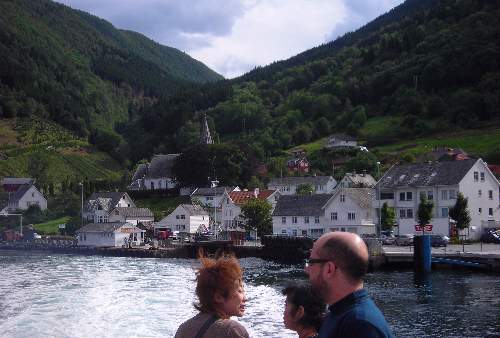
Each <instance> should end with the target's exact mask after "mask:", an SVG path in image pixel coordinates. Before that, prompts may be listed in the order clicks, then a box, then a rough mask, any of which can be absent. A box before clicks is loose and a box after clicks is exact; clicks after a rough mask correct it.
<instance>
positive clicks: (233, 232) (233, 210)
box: [221, 188, 280, 242]
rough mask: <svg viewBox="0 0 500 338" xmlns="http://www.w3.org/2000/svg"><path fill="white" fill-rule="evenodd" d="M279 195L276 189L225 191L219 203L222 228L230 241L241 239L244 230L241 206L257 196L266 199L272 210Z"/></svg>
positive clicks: (243, 235) (239, 240)
mask: <svg viewBox="0 0 500 338" xmlns="http://www.w3.org/2000/svg"><path fill="white" fill-rule="evenodd" d="M279 197H280V194H279V192H278V191H277V190H260V189H258V188H256V189H254V190H252V191H245V190H244V191H232V192H227V191H226V192H225V193H224V197H223V199H222V203H221V208H222V230H223V231H225V232H226V233H227V234H228V236H229V238H230V239H231V240H232V241H234V242H241V241H243V240H244V238H245V234H246V231H245V229H244V226H243V224H244V220H243V218H242V217H241V207H242V206H243V205H244V204H245V203H246V202H248V201H249V200H251V199H252V198H258V199H261V200H266V201H267V202H268V203H269V204H270V205H271V208H272V210H274V207H275V206H276V203H277V201H278V199H279Z"/></svg>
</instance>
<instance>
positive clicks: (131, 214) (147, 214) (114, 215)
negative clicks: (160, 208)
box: [108, 207, 154, 225]
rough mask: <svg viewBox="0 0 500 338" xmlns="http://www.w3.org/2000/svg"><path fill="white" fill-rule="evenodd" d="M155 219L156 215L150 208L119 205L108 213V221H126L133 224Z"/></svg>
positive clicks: (147, 222) (150, 221)
mask: <svg viewBox="0 0 500 338" xmlns="http://www.w3.org/2000/svg"><path fill="white" fill-rule="evenodd" d="M153 221H154V215H153V212H152V211H151V210H149V209H148V208H136V207H130V208H124V207H117V208H114V209H113V210H111V212H110V213H109V215H108V222H126V223H130V224H133V225H137V224H139V223H142V224H150V223H152V222H153Z"/></svg>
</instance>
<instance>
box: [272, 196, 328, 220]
mask: <svg viewBox="0 0 500 338" xmlns="http://www.w3.org/2000/svg"><path fill="white" fill-rule="evenodd" d="M332 196H333V195H332V194H315V195H284V196H281V197H280V198H279V200H278V203H276V208H275V209H274V212H273V216H321V215H323V214H324V210H323V206H324V205H325V204H326V202H328V200H329V199H330V198H331V197H332Z"/></svg>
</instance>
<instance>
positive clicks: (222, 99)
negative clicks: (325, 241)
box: [134, 0, 500, 170]
mask: <svg viewBox="0 0 500 338" xmlns="http://www.w3.org/2000/svg"><path fill="white" fill-rule="evenodd" d="M498 17H500V2H499V1H486V0H434V1H432V0H407V1H406V2H405V3H403V4H401V5H400V6H398V7H396V8H394V9H393V10H391V11H389V12H388V13H386V14H385V15H383V16H381V17H379V18H377V19H376V20H374V21H373V22H371V23H368V24H367V25H366V26H364V27H362V28H360V29H359V30H358V31H356V32H352V33H348V34H346V35H345V36H343V37H341V38H339V39H337V40H335V41H333V42H331V43H327V44H325V45H322V46H319V47H317V48H314V49H311V50H309V51H305V52H304V53H301V54H299V55H297V56H295V57H293V58H291V59H289V60H285V61H281V62H277V63H274V64H271V65H269V66H267V67H261V68H258V69H255V70H253V71H251V72H249V73H248V74H245V75H243V76H241V77H240V78H237V79H234V80H231V81H226V82H224V83H218V85H217V86H211V87H210V88H205V90H204V91H201V90H197V91H195V92H192V93H190V94H186V92H184V93H182V95H181V96H174V97H170V98H168V99H166V100H161V101H159V102H158V103H157V104H156V105H155V106H153V107H151V108H148V109H145V110H144V113H143V114H141V118H140V119H139V120H138V121H137V122H138V123H137V124H135V125H134V127H135V130H141V133H142V134H143V135H145V138H146V139H147V140H144V142H145V143H144V144H143V145H142V146H141V145H140V144H139V145H138V148H136V149H135V151H134V156H137V157H139V158H140V157H141V154H144V155H146V156H149V155H151V153H150V152H154V151H159V150H160V151H181V150H183V149H186V148H187V147H189V146H190V145H192V144H193V143H195V142H196V138H197V133H196V131H197V127H196V126H197V119H198V114H196V113H195V112H197V111H204V112H206V113H207V115H208V116H209V119H210V120H211V125H212V126H213V127H214V128H215V130H216V132H217V134H218V135H217V136H218V138H219V140H221V141H228V142H232V143H238V144H244V146H245V147H246V148H250V149H251V150H252V154H253V156H255V157H256V159H257V160H261V161H264V162H267V161H268V159H269V158H270V157H272V156H276V155H279V154H280V152H281V151H282V150H283V149H287V148H290V147H292V146H295V145H301V144H304V143H308V142H311V141H314V140H317V139H319V138H321V137H324V136H326V135H328V134H330V133H333V132H347V133H349V134H351V135H355V136H357V137H358V138H359V139H361V140H365V141H366V144H367V145H368V146H369V147H373V146H377V145H381V144H385V143H389V142H394V141H398V140H403V139H408V138H409V137H412V138H415V137H421V136H425V135H430V134H435V133H442V132H448V131H457V130H461V129H468V128H484V127H488V126H490V127H491V126H492V125H496V126H497V127H498V122H499V118H500V104H499V103H500V61H499V60H500V21H499V20H498ZM214 93H215V94H214ZM207 98H208V99H207ZM209 101H210V102H209ZM181 111H184V112H185V114H184V115H183V116H184V118H183V119H178V120H177V121H176V122H175V123H174V124H175V129H173V130H171V133H168V134H165V133H163V132H164V130H165V125H166V121H168V120H169V117H171V116H174V115H175V114H178V113H179V112H181ZM374 119H379V120H381V121H386V122H383V123H382V124H381V128H379V130H377V132H374V131H373V132H372V131H370V130H368V131H367V130H366V129H364V128H363V127H364V125H365V123H366V121H371V120H374ZM384 119H386V120H384ZM162 121H163V123H162ZM169 126H172V124H169ZM167 127H168V126H167ZM174 130H175V131H174ZM146 131H147V132H146ZM148 141H150V142H148ZM145 144H153V145H155V146H156V148H155V149H151V147H149V148H147V147H144V145H145ZM475 155H480V154H475ZM314 156H317V154H314ZM322 156H323V155H322ZM317 157H321V156H317ZM329 167H330V168H331V162H330V164H329ZM321 169H322V170H325V166H324V165H323V166H322V167H321Z"/></svg>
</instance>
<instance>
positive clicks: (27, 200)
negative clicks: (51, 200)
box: [1, 179, 47, 213]
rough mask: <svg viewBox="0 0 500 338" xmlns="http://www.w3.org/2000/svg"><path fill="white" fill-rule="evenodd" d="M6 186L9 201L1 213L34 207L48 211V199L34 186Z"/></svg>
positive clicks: (30, 184)
mask: <svg viewBox="0 0 500 338" xmlns="http://www.w3.org/2000/svg"><path fill="white" fill-rule="evenodd" d="M4 182H5V179H4ZM4 186H7V187H8V190H7V191H9V200H8V202H7V206H5V207H4V208H3V209H2V210H1V212H6V213H8V212H14V211H16V210H27V209H28V208H29V207H30V206H32V205H37V206H38V207H39V208H40V210H45V209H47V199H46V198H45V197H44V196H43V194H42V193H41V192H40V191H39V190H38V189H37V188H36V187H35V185H34V184H32V183H28V184H5V185H4Z"/></svg>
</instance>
